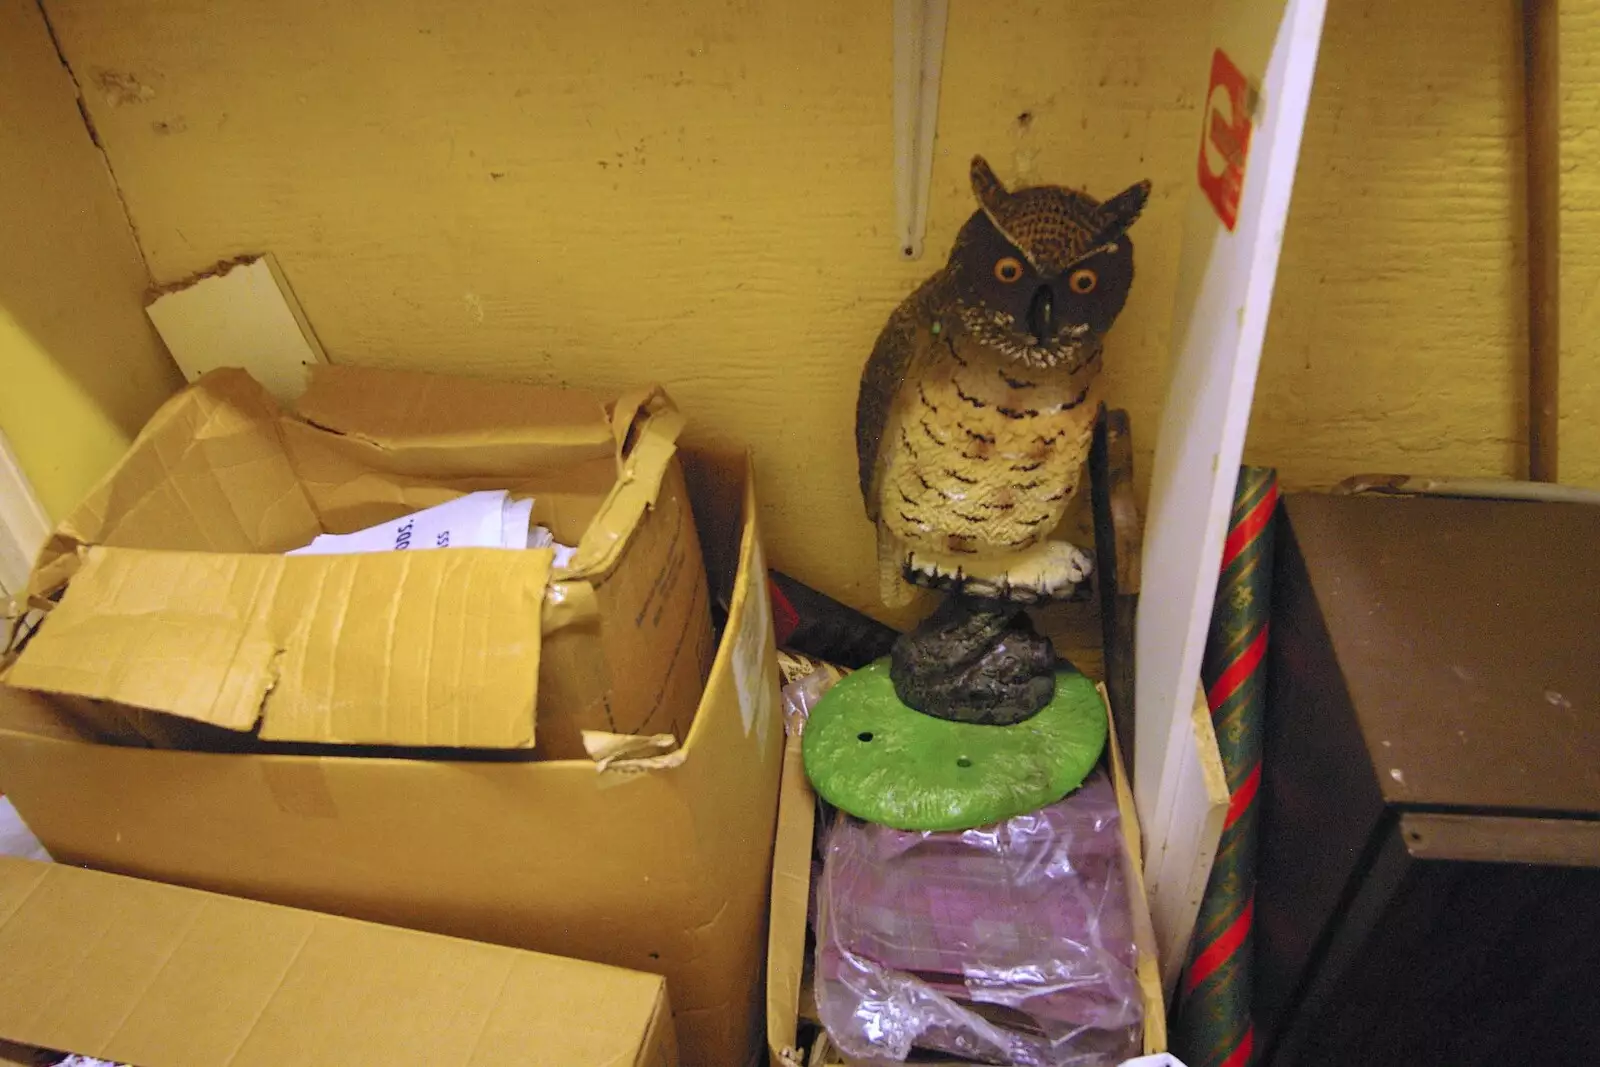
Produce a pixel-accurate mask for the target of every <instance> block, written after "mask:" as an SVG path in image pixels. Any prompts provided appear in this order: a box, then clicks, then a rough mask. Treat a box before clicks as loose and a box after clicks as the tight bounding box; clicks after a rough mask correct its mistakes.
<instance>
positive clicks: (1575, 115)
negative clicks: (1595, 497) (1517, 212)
mask: <svg viewBox="0 0 1600 1067" xmlns="http://www.w3.org/2000/svg"><path fill="white" fill-rule="evenodd" d="M1561 109H1562V110H1561V469H1560V475H1561V480H1562V481H1563V482H1568V483H1571V484H1573V485H1588V486H1595V487H1600V2H1596V0H1566V2H1565V3H1563V4H1562V5H1561Z"/></svg>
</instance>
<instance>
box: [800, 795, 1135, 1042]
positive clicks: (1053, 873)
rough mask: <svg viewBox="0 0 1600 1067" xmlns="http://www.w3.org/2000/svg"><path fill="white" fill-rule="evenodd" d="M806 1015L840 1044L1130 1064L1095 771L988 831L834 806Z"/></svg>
mask: <svg viewBox="0 0 1600 1067" xmlns="http://www.w3.org/2000/svg"><path fill="white" fill-rule="evenodd" d="M816 896H817V899H818V914H817V967H816V996H817V1008H818V1010H819V1012H820V1014H821V1017H822V1022H823V1024H824V1025H825V1026H826V1027H827V1028H828V1032H829V1035H830V1037H831V1038H832V1040H833V1042H834V1044H836V1045H837V1046H838V1047H839V1048H840V1049H841V1051H843V1052H844V1053H845V1054H846V1055H848V1056H850V1057H852V1058H853V1059H856V1060H860V1061H863V1062H868V1063H874V1062H878V1063H882V1062H896V1061H902V1060H904V1059H905V1058H906V1056H907V1055H908V1054H909V1053H910V1051H911V1049H912V1047H913V1046H916V1047H918V1048H924V1049H932V1050H937V1051H941V1052H946V1053H954V1054H956V1055H960V1056H965V1057H968V1058H971V1059H975V1060H978V1061H981V1062H989V1063H1004V1064H1019V1065H1024V1067H1098V1065H1101V1064H1118V1063H1121V1062H1122V1061H1123V1060H1124V1059H1126V1058H1128V1057H1130V1056H1136V1055H1138V1053H1139V1051H1140V1047H1141V1039H1142V1034H1143V1027H1142V1022H1143V1000H1142V998H1141V995H1140V989H1139V983H1138V979H1137V976H1136V974H1135V967H1136V964H1137V949H1136V948H1135V946H1134V943H1133V929H1132V921H1131V915H1130V909H1129V901H1128V888H1127V875H1126V871H1125V860H1124V853H1123V843H1122V836H1121V827H1120V825H1119V819H1118V813H1117V803H1116V795H1115V793H1114V791H1113V789H1112V786H1111V782H1110V779H1109V778H1108V777H1107V775H1106V773H1105V772H1104V771H1103V770H1096V771H1095V772H1094V774H1093V775H1091V776H1090V778H1089V779H1088V781H1086V782H1085V783H1084V785H1083V786H1082V787H1081V788H1080V789H1078V790H1077V791H1076V792H1074V793H1073V794H1072V795H1071V796H1069V797H1067V798H1066V799H1064V800H1061V801H1058V802H1057V803H1055V804H1052V805H1050V806H1048V807H1045V808H1042V809H1040V810H1039V811H1036V812H1033V813H1031V814H1029V815H1022V816H1018V817H1016V818H1013V819H1008V820H1006V821H1005V822H1003V823H998V824H996V825H993V826H988V827H981V828H979V829H975V830H966V831H961V832H949V833H912V832H906V831H900V830H892V829H889V828H888V827H884V826H876V825H873V824H870V823H866V822H862V821H861V820H859V819H854V818H851V817H850V816H848V815H844V814H843V813H840V814H838V815H836V816H835V817H834V819H833V822H832V824H831V826H830V828H829V831H828V838H827V845H826V858H825V862H824V864H823V871H822V877H821V879H820V885H819V886H818V891H817V894H816Z"/></svg>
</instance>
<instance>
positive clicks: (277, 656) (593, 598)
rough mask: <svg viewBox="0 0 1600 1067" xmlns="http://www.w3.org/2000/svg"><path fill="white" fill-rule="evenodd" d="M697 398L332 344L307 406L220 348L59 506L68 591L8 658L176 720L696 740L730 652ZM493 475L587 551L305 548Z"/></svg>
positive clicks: (108, 699) (361, 733) (132, 709)
mask: <svg viewBox="0 0 1600 1067" xmlns="http://www.w3.org/2000/svg"><path fill="white" fill-rule="evenodd" d="M682 425H683V419H682V417H681V416H680V415H679V414H678V412H677V410H676V409H675V408H674V407H673V406H672V404H671V402H670V401H669V400H668V399H667V398H666V396H665V395H664V394H663V393H662V392H661V391H660V390H655V389H651V390H644V391H642V392H640V393H637V394H634V395H632V396H629V397H624V398H622V399H621V400H619V401H617V402H616V403H615V404H613V405H611V406H610V409H609V410H608V409H607V406H606V405H604V404H603V403H602V402H601V400H600V399H599V398H598V397H596V396H594V395H592V394H588V393H580V392H574V391H569V390H556V389H542V388H536V387H533V386H528V385H519V384H515V383H491V382H484V381H474V380H472V379H466V378H454V377H444V376H434V375H425V374H415V373H400V372H394V371H376V370H367V369H359V368H347V367H328V366H322V367H317V368H315V370H314V372H313V374H312V376H311V384H310V388H309V389H308V390H307V392H306V393H305V395H304V396H303V397H301V398H300V399H299V400H298V401H297V402H296V404H295V406H294V409H293V410H292V411H290V410H284V409H282V408H280V407H279V405H278V403H277V402H276V401H275V400H274V399H273V398H272V397H271V395H270V394H268V393H267V391H266V390H265V389H264V388H263V387H262V386H260V385H259V384H257V383H256V382H255V380H254V379H252V378H251V377H250V376H249V375H247V374H245V373H244V372H243V371H239V370H228V369H223V370H216V371H212V372H210V373H208V374H207V375H205V376H204V377H203V378H201V379H200V380H199V381H198V382H197V383H196V384H194V385H193V386H191V387H189V388H188V389H185V390H183V391H182V392H180V393H179V394H178V395H177V396H175V397H173V398H172V399H171V400H170V401H168V402H167V403H166V404H165V405H163V407H162V408H161V410H160V411H158V412H157V413H156V415H155V416H154V417H153V418H152V419H151V420H150V422H149V423H148V424H147V425H146V427H145V428H144V430H143V431H142V432H141V433H140V435H139V437H138V439H137V440H136V441H135V442H134V444H133V446H132V447H131V448H130V449H129V451H128V453H127V454H126V455H125V456H124V457H123V459H122V461H121V462H120V463H119V464H118V465H117V466H116V467H115V468H114V469H113V470H112V471H111V472H110V474H108V475H107V476H106V478H105V479H104V480H103V481H102V482H101V483H100V485H99V486H98V487H97V488H96V489H95V490H94V491H93V492H91V493H90V495H89V497H88V499H87V500H85V501H84V502H83V503H82V504H81V505H80V506H79V507H78V508H77V509H76V510H75V511H74V512H73V513H72V514H71V515H69V516H68V517H67V519H66V520H65V521H64V522H62V523H61V525H60V526H59V527H58V528H57V530H56V532H55V534H54V536H53V537H52V538H51V539H50V541H49V543H48V544H47V545H46V546H45V549H44V552H43V553H42V555H41V557H40V559H39V561H38V564H37V565H36V567H35V569H34V573H33V576H32V579H31V581H30V587H29V594H30V597H31V598H32V601H33V603H35V604H39V605H43V606H45V608H46V617H45V619H44V621H43V623H42V625H41V626H40V627H39V628H38V631H37V632H36V633H35V634H34V635H33V637H32V639H31V640H29V641H27V642H26V643H25V644H24V645H23V646H22V648H21V650H20V654H19V655H17V656H16V657H15V662H14V663H13V664H11V665H10V667H9V668H8V670H7V671H6V673H5V675H4V678H5V680H6V681H7V682H8V683H9V684H11V685H14V686H20V687H23V688H28V689H36V690H41V691H44V692H48V693H52V694H56V695H59V696H61V697H64V698H77V699H76V701H75V703H76V707H77V708H78V712H79V714H80V715H83V716H86V717H88V718H89V719H90V720H91V722H90V723H88V724H87V725H88V726H89V728H91V729H95V730H97V731H98V732H99V733H102V734H112V735H118V736H122V737H124V738H127V739H130V740H135V741H140V742H147V743H154V744H157V745H159V746H162V747H175V748H215V747H232V746H234V745H237V744H240V743H242V742H243V741H244V740H245V737H244V736H243V735H252V734H253V735H254V736H256V737H259V738H260V739H261V740H263V741H277V742H313V743H333V744H374V745H410V746H450V747H469V748H529V747H532V746H533V745H534V743H535V740H536V723H537V740H538V742H539V752H540V754H541V755H543V756H546V757H557V758H561V757H571V756H581V755H583V754H584V752H585V749H584V746H583V744H582V740H581V733H582V731H584V730H592V731H598V732H605V733H613V734H624V735H633V734H662V733H667V734H672V735H673V737H674V738H675V739H676V740H682V738H683V734H684V730H685V729H686V728H687V726H688V723H689V720H690V718H691V717H692V716H693V713H694V706H695V704H696V702H697V701H698V700H699V696H700V692H701V689H702V687H703V686H704V683H705V676H706V670H707V669H708V667H709V660H710V655H711V651H712V649H711V621H710V611H709V605H708V602H707V595H706V582H705V570H704V567H703V564H702V562H701V557H700V551H699V541H698V538H697V535H696V531H695V526H694V522H693V519H692V516H691V514H690V509H689V504H688V500H687V495H686V490H685V487H684V483H683V476H682V471H681V465H680V463H679V462H678V460H677V454H676V439H677V435H678V432H679V431H680V429H681V428H682ZM487 488H493V489H507V490H510V491H511V492H512V494H513V495H515V496H523V497H525V496H532V498H533V507H534V516H533V517H534V521H536V522H538V523H542V524H543V525H546V526H548V527H550V528H551V529H552V531H553V532H554V533H555V534H556V536H557V539H558V540H560V541H564V542H566V543H569V544H572V545H574V546H576V549H577V552H576V555H575V557H574V558H573V559H572V560H571V561H570V563H569V564H568V565H567V566H566V567H565V568H563V569H561V570H560V571H556V572H554V573H553V572H552V571H553V553H552V551H551V550H550V549H548V548H546V549H529V550H526V551H514V552H508V551H503V550H493V549H472V550H464V551H449V552H439V551H414V550H413V551H396V552H382V553H373V554H365V555H331V556H285V555H283V554H282V553H283V552H285V551H286V550H288V549H292V548H298V547H300V546H302V545H305V544H307V543H309V542H310V540H311V539H312V538H313V537H314V536H316V535H317V534H320V533H348V532H350V531H352V530H356V529H360V528H362V527H365V526H370V525H373V524H375V523H378V522H383V521H387V520H389V519H394V518H397V517H400V516H403V515H405V514H407V513H408V512H411V511H415V510H418V509H420V508H424V507H429V506H432V505H434V504H438V503H442V502H443V501H445V500H448V499H452V498H454V497H456V496H459V495H460V494H462V493H464V492H469V491H471V490H474V489H487ZM431 547H432V546H430V548H431ZM57 598H59V603H56V602H55V601H56V599H57ZM151 713H155V714H151ZM204 727H218V728H221V729H220V730H207V729H204ZM227 731H234V732H236V733H237V734H239V735H241V736H235V737H229V736H228V733H227Z"/></svg>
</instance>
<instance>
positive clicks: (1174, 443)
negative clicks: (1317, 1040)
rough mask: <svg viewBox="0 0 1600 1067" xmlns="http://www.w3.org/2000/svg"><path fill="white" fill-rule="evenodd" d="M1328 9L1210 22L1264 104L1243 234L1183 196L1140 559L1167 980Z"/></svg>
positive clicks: (1142, 769)
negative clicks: (1227, 574) (1205, 718)
mask: <svg viewBox="0 0 1600 1067" xmlns="http://www.w3.org/2000/svg"><path fill="white" fill-rule="evenodd" d="M1326 6H1327V5H1326V0H1218V2H1217V4H1216V7H1215V9H1214V12H1213V19H1214V31H1213V38H1212V39H1213V44H1214V45H1215V46H1216V47H1217V48H1219V49H1221V50H1222V51H1223V52H1225V53H1226V55H1227V56H1228V58H1229V60H1230V61H1231V62H1232V63H1233V64H1234V66H1235V67H1236V68H1237V69H1238V70H1239V71H1240V72H1242V73H1243V74H1244V76H1245V78H1246V79H1247V81H1248V83H1249V85H1250V86H1251V87H1252V88H1254V89H1255V90H1256V91H1257V93H1258V94H1259V96H1258V98H1257V101H1256V106H1254V107H1253V108H1252V121H1253V130H1252V133H1251V138H1250V145H1249V151H1248V157H1247V160H1246V162H1245V164H1244V180H1243V186H1242V191H1241V194H1240V197H1239V203H1238V213H1237V222H1236V225H1235V228H1234V229H1233V230H1231V231H1230V230H1228V229H1226V228H1225V227H1224V225H1223V224H1222V223H1221V222H1220V221H1219V219H1218V214H1217V212H1216V210H1215V209H1213V207H1212V204H1211V202H1210V201H1209V200H1208V198H1207V197H1206V194H1205V193H1204V192H1202V191H1201V189H1200V187H1199V183H1198V181H1195V183H1194V184H1192V185H1191V186H1190V189H1189V193H1188V197H1187V200H1188V204H1187V215H1186V219H1185V231H1184V243H1183V248H1182V252H1181V255H1180V261H1179V275H1178V292H1177V296H1176V299H1175V301H1174V309H1173V316H1172V338H1173V346H1172V364H1171V366H1172V370H1171V377H1170V378H1169V381H1168V386H1167V395H1166V401H1165V404H1164V405H1163V409H1162V416H1161V424H1160V429H1159V432H1158V435H1157V440H1156V454H1155V459H1154V462H1153V463H1152V465H1151V488H1150V507H1149V513H1148V516H1149V517H1148V520H1147V522H1146V524H1145V539H1144V552H1143V556H1142V559H1141V574H1142V580H1141V583H1140V591H1139V617H1138V623H1137V634H1136V641H1135V647H1136V653H1135V663H1136V668H1135V669H1136V674H1137V677H1136V679H1135V701H1136V703H1135V707H1136V709H1137V714H1136V715H1135V717H1134V734H1135V737H1134V767H1133V785H1134V798H1135V801H1136V803H1137V806H1138V809H1139V815H1140V818H1141V819H1142V820H1143V821H1144V826H1145V839H1146V858H1147V873H1146V889H1147V891H1148V892H1149V894H1150V898H1151V906H1150V911H1151V915H1152V918H1153V919H1154V920H1155V922H1156V938H1157V941H1158V943H1159V944H1160V948H1161V955H1162V959H1163V961H1165V963H1166V965H1167V967H1166V970H1167V977H1168V978H1169V979H1170V978H1171V977H1172V975H1173V971H1172V968H1174V967H1178V966H1181V965H1182V962H1183V958H1184V956H1185V955H1186V954H1187V952H1188V941H1189V936H1190V933H1191V932H1192V931H1193V928H1194V920H1195V916H1196V915H1197V913H1198V908H1199V905H1200V899H1199V898H1200V895H1201V891H1203V890H1204V887H1205V881H1206V879H1207V878H1208V877H1209V874H1210V866H1211V861H1212V859H1214V856H1215V837H1214V834H1215V832H1216V831H1215V829H1213V827H1214V824H1215V820H1216V809H1215V806H1214V804H1212V803H1211V802H1210V801H1209V800H1202V797H1204V796H1205V795H1206V794H1205V791H1204V790H1202V789H1200V788H1198V786H1199V784H1200V782H1201V778H1200V777H1199V776H1200V774H1201V771H1202V770H1203V764H1204V763H1206V762H1208V761H1209V759H1212V758H1215V751H1214V749H1212V750H1211V751H1209V752H1207V751H1205V749H1206V747H1207V745H1206V742H1207V741H1208V740H1210V741H1211V744H1212V745H1214V743H1215V742H1214V739H1210V738H1208V736H1207V735H1208V734H1209V731H1206V730H1197V729H1196V727H1195V724H1194V721H1193V719H1192V718H1191V712H1192V711H1193V708H1194V693H1195V687H1196V685H1197V684H1198V683H1199V680H1200V661H1201V657H1202V654H1203V652H1204V649H1205V637H1206V630H1207V627H1208V624H1209V621H1210V616H1211V608H1212V602H1213V599H1214V597H1215V596H1216V587H1217V579H1218V568H1219V566H1220V564H1221V560H1222V546H1223V541H1224V538H1225V536H1226V531H1227V521H1228V513H1229V511H1230V510H1231V507H1232V503H1233V492H1234V487H1235V483H1236V482H1237V479H1238V470H1239V463H1240V459H1241V458H1242V455H1243V451H1244V440H1245V432H1246V430H1247V429H1248V427H1249V422H1250V406H1251V402H1252V399H1253V396H1254V392H1255V383H1256V373H1257V370H1258V369H1259V367H1260V362H1261V350H1262V345H1263V342H1264V341H1265V337H1266V329H1267V316H1268V312H1269V311H1270V309H1271V305H1272V292H1273V286H1274V283H1275V281H1276V278H1277V271H1278V257H1279V253H1280V251H1281V249H1282V246H1283V234H1284V227H1285V225H1286V223H1287V219H1288V214H1289V199H1290V193H1291V191H1292V189H1293V186H1294V179H1295V171H1296V168H1297V166H1298V163H1299V156H1300V142H1301V136H1302V134H1303V132H1304V130H1305V120H1306V113H1307V110H1308V109H1309V106H1310V97H1311V84H1312V80H1313V76H1314V74H1315V70H1316V63H1317V53H1318V49H1319V45H1320V42H1321V37H1322V25H1323V17H1324V14H1325V11H1326ZM1209 59H1210V56H1209V55H1208V61H1209ZM1207 74H1208V75H1209V69H1208V71H1207ZM1206 99H1207V101H1208V103H1207V105H1206V108H1205V112H1206V115H1207V120H1208V121H1209V116H1210V114H1211V107H1212V105H1211V103H1210V100H1211V95H1210V94H1209V93H1208V94H1207V97H1206ZM1247 106H1248V105H1247ZM1208 129H1209V127H1208ZM1197 133H1201V131H1197ZM1197 148H1198V145H1197ZM1208 840H1209V841H1211V844H1210V846H1209V847H1207V844H1206V842H1207V841H1208ZM1180 868H1182V869H1180ZM1196 886H1198V887H1199V889H1198V890H1197V889H1196V888H1195V887H1196Z"/></svg>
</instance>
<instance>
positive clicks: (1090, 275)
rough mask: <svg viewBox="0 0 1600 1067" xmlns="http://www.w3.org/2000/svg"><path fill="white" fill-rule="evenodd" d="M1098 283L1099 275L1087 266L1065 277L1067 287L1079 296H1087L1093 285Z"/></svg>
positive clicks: (1092, 289) (1092, 290)
mask: <svg viewBox="0 0 1600 1067" xmlns="http://www.w3.org/2000/svg"><path fill="white" fill-rule="evenodd" d="M1099 284H1100V276H1099V275H1098V274H1096V273H1095V272H1094V271H1092V270H1090V269H1089V268H1088V267H1084V268H1082V269H1081V270H1075V271H1073V272H1072V274H1071V275H1070V276H1069V277H1068V278H1067V288H1069V289H1071V290H1072V291H1073V292H1074V293H1077V294H1078V295H1079V296H1087V295H1088V294H1089V293H1092V292H1094V287H1095V286H1097V285H1099Z"/></svg>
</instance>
